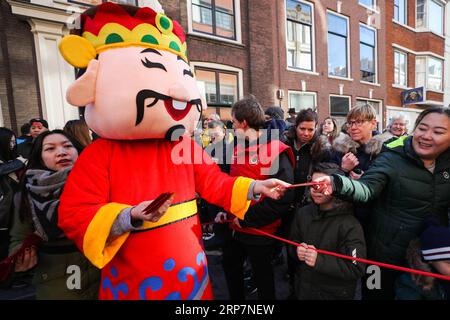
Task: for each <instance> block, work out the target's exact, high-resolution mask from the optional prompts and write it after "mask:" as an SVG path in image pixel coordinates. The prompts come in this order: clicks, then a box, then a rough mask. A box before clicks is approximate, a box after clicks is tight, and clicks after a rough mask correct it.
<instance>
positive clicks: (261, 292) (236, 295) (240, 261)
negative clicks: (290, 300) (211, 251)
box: [223, 238, 275, 300]
mask: <svg viewBox="0 0 450 320" xmlns="http://www.w3.org/2000/svg"><path fill="white" fill-rule="evenodd" d="M273 252H274V247H273V245H270V244H269V245H250V244H245V243H242V242H241V241H238V240H236V239H233V238H232V239H230V240H229V241H227V243H226V244H225V245H224V247H223V269H224V271H225V278H226V281H227V285H228V291H229V293H230V299H231V300H244V299H245V288H244V261H245V259H246V257H247V256H248V258H249V260H250V264H251V267H252V270H253V277H254V280H255V284H256V287H257V288H258V299H259V300H275V283H274V275H273V266H272V264H271V260H272V254H273Z"/></svg>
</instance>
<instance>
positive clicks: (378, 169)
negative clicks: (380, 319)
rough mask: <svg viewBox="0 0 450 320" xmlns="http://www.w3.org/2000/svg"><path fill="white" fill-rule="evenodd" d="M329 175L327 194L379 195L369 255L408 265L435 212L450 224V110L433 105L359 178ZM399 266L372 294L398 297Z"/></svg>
mask: <svg viewBox="0 0 450 320" xmlns="http://www.w3.org/2000/svg"><path fill="white" fill-rule="evenodd" d="M318 180H320V181H325V182H326V185H325V186H324V187H322V188H321V191H322V192H323V193H325V194H334V195H335V196H338V197H342V198H344V199H347V200H350V201H354V202H367V201H370V200H374V207H373V214H372V217H371V219H370V224H369V234H368V237H367V241H368V257H369V258H370V259H374V260H378V261H381V262H386V263H391V264H396V265H405V262H406V261H405V257H406V249H407V247H408V244H409V242H410V241H411V240H412V239H413V238H416V237H418V236H419V235H420V234H421V233H422V231H423V229H424V219H425V217H427V216H433V217H435V218H436V219H437V221H439V223H440V224H442V225H445V226H448V224H449V221H448V208H449V206H450V110H449V108H442V107H432V108H428V109H426V110H424V111H423V112H422V113H421V114H420V115H419V116H418V118H417V120H416V123H415V128H414V133H413V135H412V136H410V137H400V138H398V139H395V140H393V141H391V142H390V143H387V144H386V147H385V150H384V151H383V152H382V153H381V154H380V155H379V156H378V158H377V159H376V160H375V162H374V163H373V165H372V167H371V168H370V169H369V170H368V171H366V173H365V174H364V175H363V176H362V178H361V179H359V180H357V181H356V180H352V179H350V178H347V177H344V176H340V175H332V176H327V177H322V178H320V179H318ZM397 276H398V273H397V272H394V271H392V270H389V269H383V270H382V272H381V289H378V290H370V291H368V294H367V295H366V297H369V298H373V299H393V297H394V290H393V284H394V282H395V279H396V277H397Z"/></svg>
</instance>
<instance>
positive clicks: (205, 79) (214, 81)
mask: <svg viewBox="0 0 450 320" xmlns="http://www.w3.org/2000/svg"><path fill="white" fill-rule="evenodd" d="M195 77H196V79H197V82H198V83H199V86H200V87H201V88H202V89H203V90H204V91H205V96H206V102H207V104H208V106H219V107H220V106H231V105H232V104H233V103H235V102H236V101H237V100H238V97H239V80H238V79H239V76H238V73H237V72H231V71H224V70H214V69H209V68H202V67H195Z"/></svg>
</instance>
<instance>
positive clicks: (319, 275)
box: [289, 203, 366, 300]
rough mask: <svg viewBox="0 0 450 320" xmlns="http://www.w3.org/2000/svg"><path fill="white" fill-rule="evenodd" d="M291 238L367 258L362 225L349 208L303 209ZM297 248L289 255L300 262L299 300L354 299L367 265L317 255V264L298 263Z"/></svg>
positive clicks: (297, 272)
mask: <svg viewBox="0 0 450 320" xmlns="http://www.w3.org/2000/svg"><path fill="white" fill-rule="evenodd" d="M290 239H291V240H293V241H295V242H298V243H302V242H305V243H306V244H308V245H313V246H315V247H316V248H317V249H322V250H328V251H333V252H336V253H341V254H345V255H350V256H355V257H358V258H365V257H366V244H365V240H364V234H363V231H362V228H361V225H360V224H359V222H358V221H357V220H356V218H355V217H354V216H353V211H352V209H351V206H349V205H341V206H340V207H338V208H335V209H332V210H328V211H321V210H319V207H318V206H317V205H316V204H313V203H312V204H309V205H307V206H305V207H303V208H300V209H299V210H298V211H297V213H296V215H295V218H294V222H293V224H292V226H291V233H290ZM296 252H297V251H296V247H293V246H290V248H289V254H290V255H291V257H293V258H294V259H295V261H297V262H298V263H297V265H296V272H295V291H296V295H297V297H298V298H299V299H302V300H304V299H307V300H332V299H333V300H334V299H349V300H350V299H353V296H354V293H355V288H356V283H357V280H358V279H360V278H361V277H362V276H363V275H364V272H365V266H364V264H361V263H359V262H354V263H353V262H352V261H350V260H344V259H341V258H336V257H333V256H330V255H325V254H320V253H319V254H317V260H316V265H315V266H314V267H310V266H308V265H306V263H304V262H303V261H299V260H298V257H297V253H296Z"/></svg>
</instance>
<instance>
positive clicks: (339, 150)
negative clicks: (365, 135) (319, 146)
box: [332, 134, 383, 171]
mask: <svg viewBox="0 0 450 320" xmlns="http://www.w3.org/2000/svg"><path fill="white" fill-rule="evenodd" d="M376 137H377V136H375V137H373V138H372V139H370V140H369V142H367V144H365V145H361V144H359V143H358V142H356V141H354V140H352V138H351V137H350V136H349V135H346V134H340V135H339V136H338V137H337V138H336V139H335V140H334V142H333V146H332V162H334V163H336V164H337V165H339V166H341V162H342V157H343V156H344V155H345V154H346V153H348V152H352V153H353V154H354V155H355V156H356V158H358V161H359V165H357V166H356V167H355V169H361V170H362V171H366V170H367V169H369V167H370V165H371V164H372V162H373V161H374V160H375V158H376V157H377V155H378V154H379V153H380V151H381V149H382V147H383V143H382V141H380V140H379V139H377V138H376Z"/></svg>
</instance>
